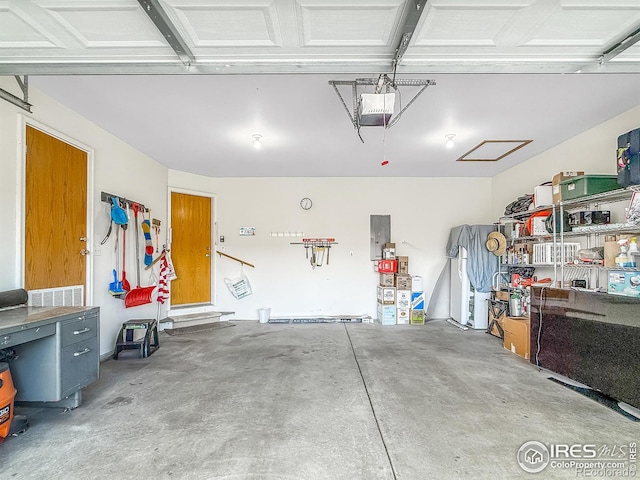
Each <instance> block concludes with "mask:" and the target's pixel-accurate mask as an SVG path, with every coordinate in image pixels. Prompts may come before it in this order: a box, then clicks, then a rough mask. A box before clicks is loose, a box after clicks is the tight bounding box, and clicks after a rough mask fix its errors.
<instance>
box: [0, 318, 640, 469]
mask: <svg viewBox="0 0 640 480" xmlns="http://www.w3.org/2000/svg"><path fill="white" fill-rule="evenodd" d="M232 323H233V325H231V326H228V327H226V328H216V329H213V330H210V331H207V332H200V333H197V334H188V335H180V336H169V335H167V334H165V333H161V336H160V342H161V348H160V349H159V350H158V351H157V352H156V353H154V354H153V355H152V356H150V357H149V358H147V359H135V358H132V357H130V356H129V355H127V356H123V357H121V359H120V360H117V361H114V360H108V361H106V362H104V363H102V364H101V371H100V375H101V377H100V380H99V381H97V382H96V383H94V384H92V385H91V386H90V387H88V388H87V389H85V390H84V402H83V404H82V405H81V406H80V408H77V409H75V410H73V411H67V412H64V411H63V410H62V409H33V408H30V409H27V408H22V409H20V408H19V409H18V410H17V411H18V413H26V414H27V415H28V416H29V419H30V422H31V428H30V429H29V430H28V431H27V433H26V434H24V435H22V436H19V437H11V438H9V439H7V440H6V441H5V443H4V444H2V445H0V478H3V479H4V478H7V479H8V478H11V479H14V478H15V479H20V478H28V479H79V480H80V479H112V478H118V479H162V478H172V479H198V480H200V479H283V480H287V479H308V480H316V479H327V480H341V479H345V480H354V479H365V480H373V479H385V480H393V479H403V480H404V479H407V480H408V479H415V480H418V479H420V480H423V479H431V478H433V479H436V478H437V479H448V478H474V479H481V478H487V479H500V478H508V479H513V478H535V477H536V476H538V477H539V478H545V479H546V478H573V477H575V476H576V471H575V469H573V470H572V469H552V468H550V467H547V469H546V470H545V471H544V472H543V473H541V474H539V475H535V474H528V473H525V472H524V471H523V470H521V468H520V467H519V465H518V463H517V461H516V452H517V451H518V449H519V447H520V446H521V445H522V444H523V443H524V442H526V441H529V440H538V441H540V442H543V443H570V444H574V443H595V444H608V445H610V446H612V445H622V444H628V443H629V442H630V441H638V440H640V424H638V423H634V422H631V421H630V420H628V419H626V418H625V417H623V416H622V415H620V414H618V413H615V412H613V411H612V410H610V409H608V408H606V407H604V406H601V405H600V404H598V403H596V402H594V401H593V400H591V399H588V398H585V397H583V396H582V395H580V394H578V393H575V392H573V391H571V390H569V389H567V388H565V387H563V386H561V385H558V384H555V383H553V382H551V381H550V380H548V379H547V375H546V374H544V373H542V372H539V371H538V370H537V369H536V368H535V367H534V366H532V365H531V364H530V363H529V362H527V361H525V360H523V359H521V358H519V357H517V356H516V355H514V354H512V353H510V352H508V351H507V350H504V349H503V348H502V345H501V342H500V340H498V339H496V338H495V337H492V336H490V335H487V334H486V333H484V332H476V331H471V330H469V331H462V330H460V329H458V328H456V327H454V326H452V325H450V324H449V323H447V322H445V321H431V322H428V323H427V324H426V325H425V326H423V327H422V326H420V327H418V326H396V327H382V326H380V325H369V324H353V325H343V324H315V325H313V324H312V325H265V324H259V323H258V322H251V321H236V322H232Z"/></svg>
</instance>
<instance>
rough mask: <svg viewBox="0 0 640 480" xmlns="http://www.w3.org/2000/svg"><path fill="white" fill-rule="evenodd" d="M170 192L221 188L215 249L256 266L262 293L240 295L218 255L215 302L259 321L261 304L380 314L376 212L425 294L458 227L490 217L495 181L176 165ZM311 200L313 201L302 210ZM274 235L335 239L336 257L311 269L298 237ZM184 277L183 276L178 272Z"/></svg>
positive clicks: (235, 270) (277, 311)
mask: <svg viewBox="0 0 640 480" xmlns="http://www.w3.org/2000/svg"><path fill="white" fill-rule="evenodd" d="M169 185H170V187H171V188H177V189H187V190H193V191H194V193H195V192H207V193H213V194H215V200H214V204H215V206H214V209H215V211H216V221H217V235H218V236H219V235H224V237H225V242H224V243H220V244H218V245H214V249H221V248H223V247H224V249H225V252H226V253H228V254H229V255H233V256H234V257H238V258H241V259H243V260H245V261H247V262H249V263H253V264H255V266H256V268H255V269H252V268H248V267H245V272H246V273H247V275H248V277H249V280H250V282H251V285H252V287H253V290H254V293H253V294H252V295H250V296H248V297H245V298H243V299H240V300H236V299H235V298H234V297H233V296H232V295H231V294H230V293H229V291H228V290H227V288H226V286H225V284H224V282H223V279H224V278H225V277H229V278H233V277H235V276H237V275H238V274H239V273H240V265H239V264H238V263H236V262H233V261H232V260H229V259H226V258H224V257H219V256H217V255H216V256H215V257H216V258H215V272H216V286H215V293H216V297H217V308H218V309H219V310H225V311H227V310H228V311H234V312H236V314H235V316H234V317H232V318H235V319H257V318H258V312H257V309H258V308H261V307H270V308H271V315H272V316H290V315H304V316H312V315H321V316H325V315H343V314H345V315H365V314H366V315H371V316H372V317H375V316H376V293H375V290H376V285H377V282H378V274H377V273H375V272H374V271H373V263H372V262H371V261H370V254H369V253H370V252H369V248H370V247H369V243H370V242H369V222H370V215H372V214H376V215H391V237H392V241H393V242H395V243H396V248H397V254H399V255H408V256H409V270H410V273H411V274H412V275H421V276H422V277H423V279H424V288H425V291H426V293H427V299H429V298H430V296H431V292H432V290H433V287H434V284H435V282H436V280H437V278H438V276H439V274H440V272H441V270H442V268H443V266H444V264H445V262H446V257H445V254H444V250H445V245H446V242H447V239H448V235H449V230H450V229H451V227H453V226H455V225H459V224H463V223H483V222H492V221H493V219H492V218H491V216H490V215H489V210H490V209H489V206H490V199H491V191H490V186H491V180H490V179H487V178H260V179H258V178H222V179H214V178H208V177H202V176H197V175H191V174H186V173H184V172H178V171H173V170H171V171H170V172H169ZM303 197H309V198H311V199H312V200H313V207H312V208H311V210H309V211H303V210H302V209H301V208H300V206H299V202H300V199H301V198H303ZM242 226H247V227H249V226H250V227H256V236H255V237H241V236H240V235H239V229H240V227H242ZM270 232H304V234H305V236H307V237H334V238H335V239H336V242H338V245H335V246H334V247H332V248H331V253H330V263H329V265H324V266H322V267H319V268H316V269H312V268H311V265H310V264H309V261H308V260H307V259H306V258H305V252H304V247H303V246H301V245H290V242H295V241H300V239H299V238H292V237H277V238H275V237H271V236H270ZM177 273H178V275H180V272H177Z"/></svg>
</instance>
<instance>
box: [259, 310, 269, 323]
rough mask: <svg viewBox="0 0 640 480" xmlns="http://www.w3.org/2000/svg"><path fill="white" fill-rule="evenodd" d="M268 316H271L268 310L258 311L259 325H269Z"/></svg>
mask: <svg viewBox="0 0 640 480" xmlns="http://www.w3.org/2000/svg"><path fill="white" fill-rule="evenodd" d="M269 315H271V309H270V308H259V309H258V318H259V319H260V323H269Z"/></svg>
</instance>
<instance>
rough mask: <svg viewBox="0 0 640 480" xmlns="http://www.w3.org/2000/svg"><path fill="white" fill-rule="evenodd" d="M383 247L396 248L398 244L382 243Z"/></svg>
mask: <svg viewBox="0 0 640 480" xmlns="http://www.w3.org/2000/svg"><path fill="white" fill-rule="evenodd" d="M382 248H383V249H385V248H393V249H395V248H396V244H395V243H385V244H384V245H382Z"/></svg>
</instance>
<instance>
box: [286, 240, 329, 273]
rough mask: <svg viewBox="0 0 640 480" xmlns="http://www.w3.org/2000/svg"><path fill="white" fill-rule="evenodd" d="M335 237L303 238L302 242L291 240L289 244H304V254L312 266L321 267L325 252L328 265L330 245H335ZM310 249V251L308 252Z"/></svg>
mask: <svg viewBox="0 0 640 480" xmlns="http://www.w3.org/2000/svg"><path fill="white" fill-rule="evenodd" d="M337 244H338V242H336V239H335V238H303V239H302V242H291V243H290V245H304V255H305V257H306V258H307V259H308V260H309V262H310V263H311V267H312V268H316V267H321V266H322V264H323V263H324V254H325V252H326V253H327V265H329V252H330V250H331V245H337ZM309 249H311V252H309Z"/></svg>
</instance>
